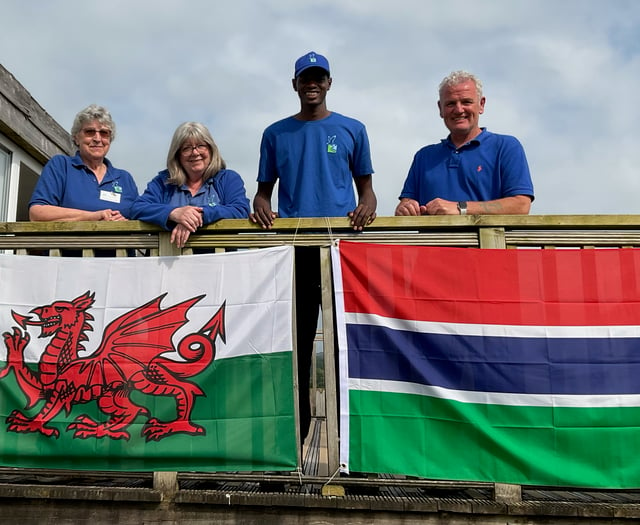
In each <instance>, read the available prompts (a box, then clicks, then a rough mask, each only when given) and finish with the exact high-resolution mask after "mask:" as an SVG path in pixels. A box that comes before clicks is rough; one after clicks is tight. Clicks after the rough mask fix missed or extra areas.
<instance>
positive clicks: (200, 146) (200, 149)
mask: <svg viewBox="0 0 640 525" xmlns="http://www.w3.org/2000/svg"><path fill="white" fill-rule="evenodd" d="M193 150H196V151H197V152H198V153H204V152H205V151H209V146H207V145H206V144H195V145H193V144H190V145H188V146H182V147H181V148H180V153H182V154H183V155H191V153H192V152H193Z"/></svg>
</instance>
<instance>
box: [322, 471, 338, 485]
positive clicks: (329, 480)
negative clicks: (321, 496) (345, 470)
mask: <svg viewBox="0 0 640 525" xmlns="http://www.w3.org/2000/svg"><path fill="white" fill-rule="evenodd" d="M338 472H340V467H338V468H337V469H336V471H335V472H334V473H333V474H332V475H331V477H330V478H329V479H328V480H327V482H326V483H325V484H324V486H325V487H326V486H327V485H328V484H329V483H331V482H332V481H333V478H335V477H336V476H337V475H338Z"/></svg>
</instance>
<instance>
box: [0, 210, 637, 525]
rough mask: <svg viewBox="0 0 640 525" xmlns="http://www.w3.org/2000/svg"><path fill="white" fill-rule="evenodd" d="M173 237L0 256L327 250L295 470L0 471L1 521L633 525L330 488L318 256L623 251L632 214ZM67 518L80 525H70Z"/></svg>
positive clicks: (328, 316) (435, 494) (360, 481)
mask: <svg viewBox="0 0 640 525" xmlns="http://www.w3.org/2000/svg"><path fill="white" fill-rule="evenodd" d="M169 236H170V234H169V233H168V232H166V231H164V230H162V229H160V228H158V227H155V226H152V225H149V224H146V223H142V222H138V221H129V222H122V223H117V222H114V223H108V222H67V223H29V222H16V223H0V250H4V252H5V253H7V254H11V253H15V254H20V255H25V254H33V255H40V256H45V255H48V256H60V255H61V254H63V253H65V250H70V249H72V250H81V252H82V255H83V256H84V257H92V256H94V255H95V251H96V250H102V249H108V250H115V253H116V255H117V256H121V257H126V256H130V255H131V254H132V253H135V254H136V255H137V256H145V255H151V256H180V255H189V254H192V253H194V252H198V251H200V250H207V251H212V250H213V251H216V252H224V251H227V250H243V249H260V248H264V247H271V246H279V245H286V244H292V245H313V246H320V247H324V248H325V249H323V250H321V257H322V265H323V314H322V318H323V323H322V326H323V329H322V335H321V336H319V338H318V341H319V342H318V346H321V347H323V348H322V349H323V352H322V355H323V356H324V372H325V375H324V384H323V385H322V386H319V387H318V386H317V385H316V384H315V383H314V387H317V388H316V393H315V396H314V399H315V403H314V406H315V417H314V420H313V427H312V432H311V433H310V436H309V438H308V439H307V442H306V443H305V447H304V450H303V457H302V464H301V466H300V468H299V469H298V470H297V471H296V472H292V473H287V474H272V473H264V472H262V473H260V472H258V473H214V474H211V473H209V474H203V473H197V472H179V473H100V472H77V471H74V472H70V471H40V470H28V469H4V470H0V507H1V508H2V509H3V515H4V516H6V517H7V518H6V519H9V520H10V521H11V519H12V518H15V519H16V520H17V519H20V521H22V522H23V523H25V524H30V523H44V522H47V521H43V520H42V516H43V515H47V514H46V513H47V512H51V513H52V514H51V515H52V516H53V515H54V514H55V515H56V516H57V517H58V522H60V521H63V519H64V520H68V521H63V522H65V523H84V522H89V521H90V520H91V521H93V522H94V523H95V522H98V523H103V522H104V523H108V522H119V523H123V524H126V523H141V522H143V521H145V522H152V523H160V522H162V523H212V522H216V523H263V524H264V523H279V524H285V525H286V524H288V523H309V524H311V523H365V522H367V523H368V522H372V521H374V520H375V521H376V522H378V521H379V522H380V523H434V524H435V523H445V522H446V523H485V524H494V523H496V524H497V523H514V522H521V523H524V522H526V523H567V524H574V523H590V524H595V523H604V522H606V523H637V522H638V520H640V494H638V493H637V492H635V491H602V490H599V491H585V490H583V491H576V490H573V489H572V490H568V489H567V490H565V489H563V488H558V487H555V488H545V487H525V486H522V487H521V486H512V485H501V484H493V483H475V482H463V481H458V480H451V481H447V482H443V481H432V480H425V479H415V478H408V477H402V476H372V477H365V478H340V477H339V476H338V475H337V472H338V449H337V443H338V439H337V436H338V434H337V420H336V417H335V414H337V408H336V396H335V390H336V384H335V375H334V374H333V367H334V364H333V363H334V361H333V352H334V349H333V343H332V341H333V334H332V326H333V323H332V316H333V311H332V286H331V278H330V264H329V250H328V247H329V246H330V245H331V244H332V243H333V242H335V241H336V240H338V239H343V240H349V241H361V242H369V243H390V244H406V245H430V246H456V247H474V248H488V249H491V248H508V249H562V248H583V249H599V248H612V247H617V248H631V247H638V246H640V215H621V216H618V215H616V216H613V215H602V216H572V215H553V216H454V217H444V216H443V217H410V218H409V217H406V218H405V217H380V218H378V219H376V221H375V222H374V224H373V225H372V226H371V227H369V228H367V230H366V231H364V232H355V231H353V230H352V229H351V228H350V226H349V223H348V220H347V219H346V218H332V219H278V220H276V222H275V224H274V228H273V229H272V230H269V231H265V230H262V229H260V228H259V227H257V226H256V225H254V224H252V223H250V222H249V221H247V220H225V221H220V222H218V223H216V224H213V225H210V226H208V227H206V228H202V229H201V230H200V231H199V232H198V233H197V234H195V235H193V236H192V237H191V239H190V241H189V243H188V244H187V246H186V247H185V248H184V249H182V250H179V249H177V248H176V247H175V246H174V245H172V244H171V243H170V241H169ZM322 341H325V342H326V343H325V344H323V343H322ZM323 387H324V388H323ZM638 486H639V487H640V480H638ZM43 513H44V514H43ZM73 516H75V517H76V518H77V521H71V520H72V517H73ZM61 517H64V518H63V519H61ZM48 519H49V518H48ZM51 521H53V518H51Z"/></svg>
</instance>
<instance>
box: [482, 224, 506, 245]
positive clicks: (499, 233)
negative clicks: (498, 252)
mask: <svg viewBox="0 0 640 525" xmlns="http://www.w3.org/2000/svg"><path fill="white" fill-rule="evenodd" d="M478 235H479V237H480V248H506V247H507V240H506V238H505V234H504V228H480V231H479V232H478Z"/></svg>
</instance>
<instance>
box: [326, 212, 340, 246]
mask: <svg viewBox="0 0 640 525" xmlns="http://www.w3.org/2000/svg"><path fill="white" fill-rule="evenodd" d="M324 222H326V223H327V232H328V233H329V239H330V242H331V246H337V244H338V241H337V239H334V238H333V231H332V230H331V221H330V220H329V217H325V218H324Z"/></svg>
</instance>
